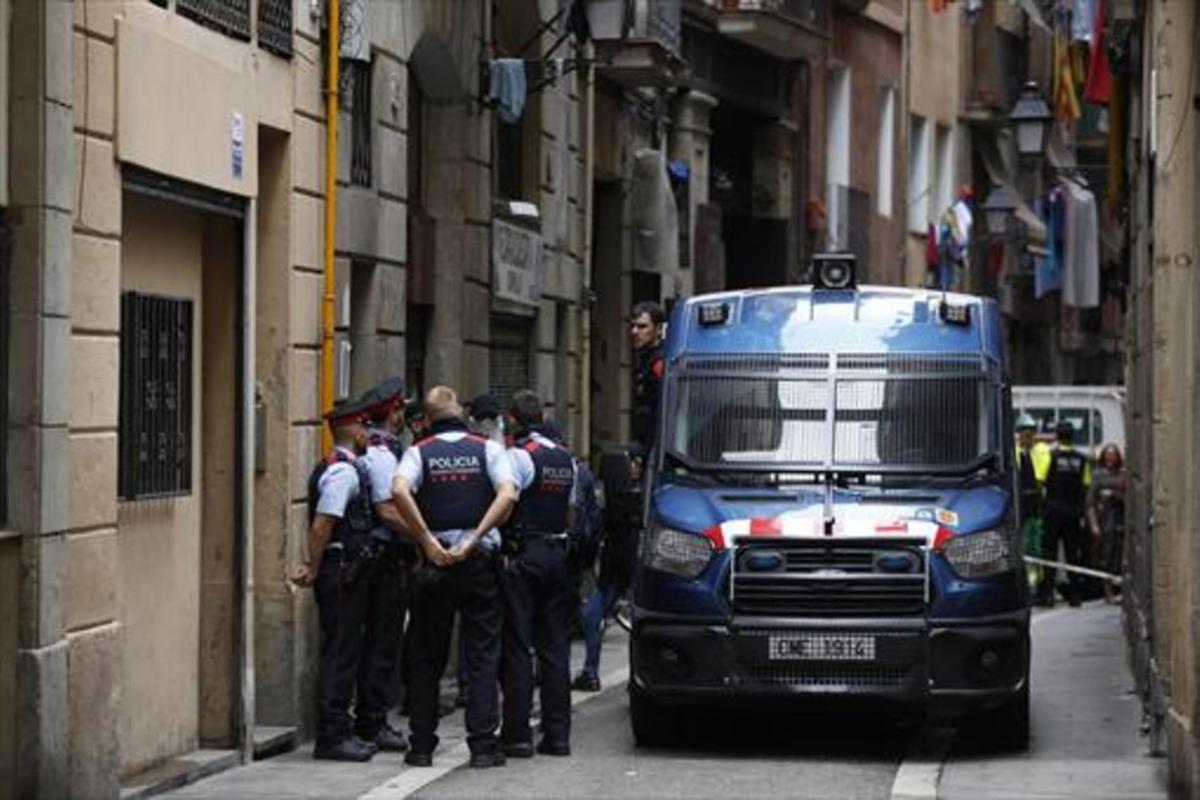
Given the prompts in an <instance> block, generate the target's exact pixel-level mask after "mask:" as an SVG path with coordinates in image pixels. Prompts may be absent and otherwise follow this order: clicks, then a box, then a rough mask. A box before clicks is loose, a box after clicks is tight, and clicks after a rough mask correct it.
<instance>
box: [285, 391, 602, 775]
mask: <svg viewBox="0 0 1200 800" xmlns="http://www.w3.org/2000/svg"><path fill="white" fill-rule="evenodd" d="M327 421H328V423H329V425H330V427H331V429H332V432H333V438H334V448H333V450H332V451H331V452H330V453H329V454H328V455H327V456H326V457H325V458H324V459H323V460H322V461H321V462H320V463H319V464H318V465H317V466H316V468H315V469H314V471H313V474H312V476H311V478H310V481H309V503H310V517H311V523H310V528H309V533H308V537H307V541H306V547H305V552H304V557H303V560H302V563H301V565H300V566H299V567H298V569H297V571H296V572H295V574H294V575H293V576H292V580H293V581H294V582H295V583H296V584H297V585H300V586H312V587H313V588H314V591H315V595H316V601H317V606H318V609H319V618H320V626H321V649H320V665H319V670H318V676H317V687H316V710H317V741H316V747H315V749H314V756H315V757H316V758H323V759H334V760H343V761H365V760H367V759H369V758H371V757H372V756H373V755H374V754H375V753H376V752H377V751H378V750H387V751H394V752H405V751H407V753H406V755H405V761H406V763H408V764H409V765H412V766H430V765H431V764H432V761H433V752H434V750H435V748H436V747H437V743H438V737H437V727H438V718H439V684H440V680H441V677H442V674H443V672H444V671H445V668H446V662H447V659H448V657H449V652H450V641H451V638H452V630H453V627H454V620H455V616H456V614H457V615H458V617H459V619H460V633H459V635H460V637H461V641H462V645H463V647H462V656H463V657H462V659H461V662H462V663H460V671H463V672H465V673H466V675H465V677H466V680H465V682H464V685H465V694H466V697H465V706H466V714H465V716H466V728H467V743H468V745H469V747H470V751H471V761H470V763H471V766H473V767H495V766H501V765H503V764H504V763H505V757H506V756H508V757H531V756H533V754H534V752H535V747H534V742H533V731H532V729H531V727H530V706H531V703H532V696H533V686H534V674H533V666H532V662H533V659H534V657H535V655H534V654H536V659H537V662H538V670H537V672H538V682H539V683H540V697H541V709H542V726H541V727H542V738H541V740H540V742H539V743H538V745H537V747H536V750H537V752H540V753H543V754H548V755H555V756H565V755H569V754H570V752H571V749H570V730H571V715H570V691H571V690H570V673H569V653H570V650H569V647H570V639H569V615H570V613H571V611H572V608H573V603H572V585H571V582H570V579H569V576H568V556H569V550H570V548H571V547H572V537H571V535H570V531H571V529H572V515H573V507H574V505H575V504H577V503H578V502H579V498H578V496H577V488H576V487H577V485H578V484H579V481H578V477H577V476H578V473H579V465H578V462H577V460H576V458H575V457H574V456H573V454H572V453H571V452H570V451H569V450H568V449H567V448H566V447H565V446H564V444H563V443H562V442H561V440H560V439H558V438H557V437H556V436H555V432H554V429H553V428H552V427H551V426H549V425H547V424H545V420H544V419H543V411H542V403H541V401H540V399H539V398H538V397H537V395H535V394H534V393H533V392H530V391H522V392H518V393H517V394H516V395H515V396H514V398H513V401H512V404H511V407H510V408H509V409H508V414H507V418H506V420H505V421H506V422H507V423H508V427H509V428H510V430H509V433H510V435H511V438H510V440H509V442H508V443H509V445H510V446H509V447H507V448H506V447H505V445H504V444H501V443H500V442H498V441H497V440H496V439H497V437H490V438H489V437H488V436H485V435H480V433H479V432H477V431H474V430H471V429H469V428H468V424H467V421H466V419H465V418H464V413H463V408H462V407H461V406H460V404H459V401H458V398H457V396H456V394H455V393H454V391H453V390H451V389H450V388H448V387H445V386H437V387H434V388H432V389H430V390H429V392H428V393H427V394H426V395H425V397H424V400H423V402H422V403H420V404H417V403H406V402H405V397H404V386H403V382H402V381H401V380H400V379H398V378H396V379H391V380H388V381H385V382H383V383H382V384H380V385H379V386H376V387H374V388H373V389H371V390H370V391H368V392H367V393H366V394H364V395H363V396H362V397H361V398H359V399H358V400H355V401H352V402H347V403H342V404H340V405H338V406H337V407H335V409H334V410H333V411H332V412H331V413H330V414H329V415H328V416H327ZM406 421H407V423H408V426H409V428H410V429H411V430H412V433H413V444H412V446H410V447H408V448H407V449H405V448H404V447H403V446H402V444H401V440H400V435H401V433H402V432H403V428H404V426H405V423H406ZM501 531H502V532H501ZM406 611H407V612H408V625H407V630H405V626H404V618H405V615H406ZM402 631H404V633H403V636H404V637H405V641H404V646H403V653H404V658H405V662H406V663H405V664H404V673H405V676H404V677H405V683H406V693H407V701H408V702H407V704H408V708H409V719H410V726H411V730H410V735H409V737H408V739H407V740H406V739H405V737H404V736H403V734H401V733H400V732H399V731H397V730H395V729H393V728H392V727H391V726H390V725H389V724H388V722H387V715H386V711H387V706H388V698H389V690H390V688H391V686H392V685H393V678H392V673H393V671H394V668H395V662H396V658H397V654H398V653H399V652H401V647H400V637H401V635H402ZM501 684H502V685H503V713H502V714H501V708H500V686H501ZM352 708H353V714H352V713H351V709H352ZM498 728H499V734H498V733H497V729H498Z"/></svg>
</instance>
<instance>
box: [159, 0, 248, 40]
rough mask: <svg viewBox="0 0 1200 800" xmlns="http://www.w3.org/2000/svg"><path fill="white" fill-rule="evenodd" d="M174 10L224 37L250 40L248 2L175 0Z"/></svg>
mask: <svg viewBox="0 0 1200 800" xmlns="http://www.w3.org/2000/svg"><path fill="white" fill-rule="evenodd" d="M175 10H176V11H178V12H179V13H180V14H182V15H183V16H185V17H189V18H191V19H194V20H196V21H197V22H199V23H200V24H201V25H207V26H208V27H210V28H215V29H216V30H218V31H220V32H221V33H223V34H225V35H226V36H232V37H233V38H235V39H242V40H245V41H249V40H250V0H175Z"/></svg>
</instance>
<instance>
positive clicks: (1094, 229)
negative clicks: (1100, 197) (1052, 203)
mask: <svg viewBox="0 0 1200 800" xmlns="http://www.w3.org/2000/svg"><path fill="white" fill-rule="evenodd" d="M1062 187H1063V189H1064V199H1065V201H1066V227H1065V229H1064V231H1063V262H1062V263H1063V269H1062V293H1063V294H1062V301H1063V305H1067V306H1073V307H1075V308H1096V307H1097V306H1098V305H1100V225H1099V219H1098V218H1097V214H1096V196H1095V195H1094V194H1092V193H1091V191H1089V190H1088V189H1085V188H1084V187H1082V186H1080V185H1079V184H1077V183H1075V182H1074V181H1070V180H1066V181H1063V182H1062Z"/></svg>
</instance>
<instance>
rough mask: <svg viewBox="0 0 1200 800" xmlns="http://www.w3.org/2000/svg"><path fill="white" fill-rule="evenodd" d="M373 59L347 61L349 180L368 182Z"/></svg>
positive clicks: (354, 182) (367, 184)
mask: <svg viewBox="0 0 1200 800" xmlns="http://www.w3.org/2000/svg"><path fill="white" fill-rule="evenodd" d="M373 64H374V62H372V61H349V62H347V68H348V69H349V70H350V75H349V83H350V94H351V97H350V103H351V106H350V111H351V114H350V183H351V185H353V186H370V185H371V155H372V153H371V134H372V130H371V128H372V118H371V73H372V72H373V70H372V66H373Z"/></svg>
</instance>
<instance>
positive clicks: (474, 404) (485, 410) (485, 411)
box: [467, 394, 500, 420]
mask: <svg viewBox="0 0 1200 800" xmlns="http://www.w3.org/2000/svg"><path fill="white" fill-rule="evenodd" d="M467 405H468V408H469V409H470V414H471V419H476V420H479V419H497V418H498V417H499V416H500V403H499V402H497V400H496V398H495V397H492V396H491V395H490V394H481V395H479V396H478V397H476V398H475V399H474V400H472V401H471V402H470V403H468V404H467Z"/></svg>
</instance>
